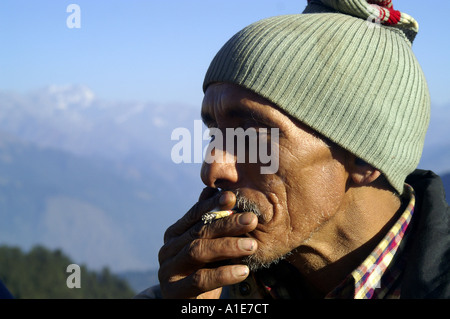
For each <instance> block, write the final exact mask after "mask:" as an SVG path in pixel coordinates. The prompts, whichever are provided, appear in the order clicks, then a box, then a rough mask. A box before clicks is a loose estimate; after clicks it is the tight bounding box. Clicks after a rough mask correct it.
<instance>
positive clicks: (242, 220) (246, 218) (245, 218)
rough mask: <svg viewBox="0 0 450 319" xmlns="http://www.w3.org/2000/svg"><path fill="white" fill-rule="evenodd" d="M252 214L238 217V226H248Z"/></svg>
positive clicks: (251, 219)
mask: <svg viewBox="0 0 450 319" xmlns="http://www.w3.org/2000/svg"><path fill="white" fill-rule="evenodd" d="M253 215H254V214H253V213H243V214H242V215H241V216H239V224H241V225H250V224H251V223H252V221H253Z"/></svg>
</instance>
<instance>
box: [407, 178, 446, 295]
mask: <svg viewBox="0 0 450 319" xmlns="http://www.w3.org/2000/svg"><path fill="white" fill-rule="evenodd" d="M406 182H407V183H408V184H410V185H411V186H412V187H413V188H414V190H415V192H416V208H415V212H414V217H413V219H412V221H411V223H412V224H411V225H410V226H411V227H412V229H411V234H410V236H409V239H408V243H407V246H406V252H405V253H406V254H407V261H408V262H407V265H406V268H405V272H404V278H403V283H402V294H401V296H402V298H420V299H422V298H450V209H449V206H448V204H447V202H446V200H445V192H444V186H443V185H442V181H441V179H440V178H439V176H437V175H436V174H434V173H433V172H431V171H423V170H416V171H415V172H414V173H413V174H411V175H410V176H408V178H407V180H406Z"/></svg>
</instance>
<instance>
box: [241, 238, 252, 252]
mask: <svg viewBox="0 0 450 319" xmlns="http://www.w3.org/2000/svg"><path fill="white" fill-rule="evenodd" d="M238 246H239V248H240V249H242V250H247V251H252V250H253V247H255V241H254V240H253V239H248V238H241V239H239V241H238Z"/></svg>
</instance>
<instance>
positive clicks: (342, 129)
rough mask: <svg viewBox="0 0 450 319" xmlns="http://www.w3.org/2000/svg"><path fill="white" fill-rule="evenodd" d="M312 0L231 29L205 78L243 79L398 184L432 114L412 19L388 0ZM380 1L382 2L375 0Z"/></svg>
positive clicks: (417, 155)
mask: <svg viewBox="0 0 450 319" xmlns="http://www.w3.org/2000/svg"><path fill="white" fill-rule="evenodd" d="M370 2H371V4H369V3H368V2H367V1H364V0H322V1H309V4H308V6H307V7H306V9H305V11H304V12H303V13H302V14H295V15H285V16H276V17H272V18H268V19H264V20H261V21H258V22H256V23H253V24H251V25H249V26H248V27H246V28H244V29H243V30H241V31H240V32H238V33H237V34H235V35H234V36H233V37H232V38H231V39H230V40H229V41H228V42H227V43H226V44H225V45H224V46H223V47H222V48H221V49H220V51H219V52H218V53H217V55H216V56H215V58H214V59H213V61H212V63H211V65H210V67H209V69H208V71H207V74H206V77H205V80H204V84H203V90H204V91H206V89H207V87H208V85H209V84H211V83H214V82H228V83H234V84H238V85H240V86H242V87H245V88H247V89H249V90H251V91H253V92H256V93H257V94H259V95H261V96H263V97H264V98H266V99H268V100H270V101H271V102H273V103H274V104H276V105H277V106H278V107H279V108H281V109H283V110H284V111H286V112H287V113H288V114H290V115H291V116H293V117H294V118H296V119H298V120H299V121H300V122H302V123H304V124H306V125H308V126H309V127H311V128H313V129H314V130H316V131H317V132H319V133H321V134H322V135H324V136H326V137H327V138H329V139H330V140H332V141H333V142H335V143H336V144H338V145H340V146H341V147H343V148H344V149H346V150H348V151H349V152H351V153H353V154H354V155H356V156H358V157H359V158H361V159H363V160H364V161H366V162H367V163H369V164H371V165H372V166H373V167H375V168H377V169H379V170H380V171H381V172H382V173H383V174H384V175H385V176H386V178H387V180H388V181H389V182H390V183H391V185H392V186H393V187H394V188H395V189H396V190H397V191H398V193H399V194H402V193H403V187H404V181H405V179H406V176H407V175H408V174H410V173H411V172H412V171H413V170H414V169H415V168H416V167H417V165H418V163H419V160H420V157H421V154H422V149H423V143H424V139H425V133H426V130H427V127H428V122H429V117H430V98H429V92H428V88H427V84H426V80H425V77H424V74H423V72H422V70H421V67H420V65H419V63H418V62H417V60H416V58H415V56H414V54H413V52H412V50H411V44H412V41H413V40H414V37H415V35H416V33H417V31H418V25H417V22H416V21H415V20H414V19H413V18H411V17H410V16H408V15H406V14H404V13H400V12H399V11H396V10H394V9H393V7H392V4H391V1H390V0H387V1H386V0H378V1H370ZM374 3H378V5H376V4H374Z"/></svg>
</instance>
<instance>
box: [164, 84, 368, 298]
mask: <svg viewBox="0 0 450 319" xmlns="http://www.w3.org/2000/svg"><path fill="white" fill-rule="evenodd" d="M202 117H203V119H204V122H205V124H207V125H208V126H209V127H215V128H218V129H220V130H221V131H222V132H223V134H224V135H225V129H226V128H237V127H242V128H244V129H246V128H249V127H254V128H255V129H256V130H258V129H259V128H268V129H270V128H279V141H278V151H279V169H278V171H277V172H276V173H274V174H261V171H260V167H261V165H262V164H261V163H248V162H246V163H237V161H235V160H234V161H229V160H228V161H224V162H223V163H218V162H213V163H204V164H203V166H202V170H201V178H202V181H203V182H204V184H205V185H206V186H207V187H206V188H205V189H204V191H203V193H202V194H201V196H200V198H199V201H198V203H197V204H196V205H194V206H193V207H192V208H191V210H189V211H188V213H186V215H184V216H183V217H182V218H181V219H180V220H179V221H178V222H176V223H175V224H174V225H172V226H171V227H170V228H169V229H168V230H167V232H166V234H165V238H164V243H165V244H164V246H163V247H162V249H161V251H160V254H159V260H160V271H159V278H160V284H161V290H162V294H163V297H165V298H218V297H219V296H220V292H221V287H223V286H226V285H230V284H234V283H238V282H240V281H242V280H244V279H245V278H246V277H247V276H248V273H249V268H248V267H251V268H257V267H259V266H261V265H268V264H270V263H271V262H272V261H274V260H277V259H279V258H282V257H283V256H286V254H289V253H291V254H290V256H288V258H289V260H293V263H294V264H295V262H297V264H298V265H303V264H307V262H305V261H306V259H305V260H304V259H302V256H300V255H296V254H295V252H296V251H307V254H306V255H311V252H313V253H314V255H315V258H316V257H317V256H320V257H321V258H322V257H323V258H322V259H329V256H325V252H327V251H329V250H330V249H329V247H331V245H334V243H335V242H336V238H335V237H333V236H334V234H335V233H337V231H336V229H337V227H332V226H330V225H333V223H334V220H336V221H340V222H343V223H345V221H346V219H345V216H344V215H343V212H348V211H349V209H350V208H351V207H352V205H353V201H352V196H350V195H349V192H348V189H349V187H350V186H351V184H352V179H351V176H350V175H351V174H350V173H349V170H350V168H349V164H348V163H349V153H348V152H346V151H344V150H343V149H341V148H339V147H334V146H329V143H325V142H324V140H323V139H322V138H320V136H318V135H317V134H316V133H314V132H313V131H312V130H311V129H309V128H308V127H306V126H305V125H302V124H301V123H299V122H298V121H296V120H294V119H292V118H291V117H289V116H288V115H286V114H285V113H284V112H282V111H280V110H279V109H278V108H277V107H276V106H275V105H273V104H272V103H271V102H269V101H267V100H265V99H263V98H262V97H260V96H258V95H256V94H254V93H252V92H249V91H247V90H245V89H243V88H240V87H238V86H235V85H231V84H224V83H218V84H214V85H211V86H209V87H208V89H207V91H206V93H205V97H204V100H203V104H202ZM268 139H269V140H270V136H269V137H268ZM222 149H224V147H223V148H222ZM215 152H222V153H223V156H225V151H223V150H220V149H216V150H215ZM215 155H217V153H215ZM228 155H229V154H228ZM364 176H365V175H364ZM218 189H220V191H219V190H218ZM236 190H238V191H239V196H242V197H244V198H246V199H248V200H250V201H251V202H253V203H255V204H256V205H257V207H258V209H259V211H260V213H261V215H260V216H258V217H257V216H256V215H254V214H253V213H250V212H246V213H244V212H242V213H241V214H233V215H231V216H229V217H227V218H224V219H221V220H217V221H215V222H213V223H211V224H209V225H204V224H203V223H202V222H201V220H200V218H201V215H202V214H203V213H205V212H207V211H210V210H212V209H214V208H217V207H219V208H221V209H231V208H233V207H234V205H235V202H236V197H235V192H236ZM330 221H333V222H330ZM325 225H326V226H327V227H324V226H325ZM325 230H326V231H325ZM330 230H331V231H330ZM329 243H332V244H329ZM306 246H308V249H307V250H305V249H302V247H303V248H304V247H306ZM342 254H345V252H342ZM248 256H251V257H250V258H249V257H248ZM319 259H320V258H319ZM230 260H232V262H231V263H230V262H225V263H217V262H220V261H230ZM311 260H314V258H313V259H311ZM211 263H213V264H211ZM245 263H247V264H248V266H247V265H246V264H245ZM301 267H302V266H298V268H301ZM318 267H319V266H318ZM300 270H302V269H300Z"/></svg>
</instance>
